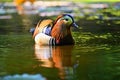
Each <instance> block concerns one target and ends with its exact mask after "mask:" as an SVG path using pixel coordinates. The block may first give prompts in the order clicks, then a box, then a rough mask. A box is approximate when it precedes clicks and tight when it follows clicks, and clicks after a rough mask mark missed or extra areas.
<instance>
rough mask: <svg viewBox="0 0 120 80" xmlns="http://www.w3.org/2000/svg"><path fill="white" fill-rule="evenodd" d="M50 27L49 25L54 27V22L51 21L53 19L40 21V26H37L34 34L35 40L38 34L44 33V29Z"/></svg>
mask: <svg viewBox="0 0 120 80" xmlns="http://www.w3.org/2000/svg"><path fill="white" fill-rule="evenodd" d="M48 25H49V27H52V26H53V20H51V19H46V20H42V21H39V22H38V24H37V26H36V28H35V31H34V33H33V38H34V37H35V36H36V35H37V34H38V33H40V32H43V30H44V28H45V27H46V26H48Z"/></svg>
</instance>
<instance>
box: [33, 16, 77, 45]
mask: <svg viewBox="0 0 120 80" xmlns="http://www.w3.org/2000/svg"><path fill="white" fill-rule="evenodd" d="M72 26H73V27H75V28H78V26H77V25H76V23H75V22H74V19H73V17H72V16H71V15H69V14H61V15H59V16H58V17H57V19H56V20H55V21H53V20H51V19H46V20H42V21H39V22H38V23H37V26H36V28H35V29H34V30H31V32H33V38H34V40H35V43H36V44H39V45H73V44H74V43H75V41H74V39H73V37H72V34H71V27H72Z"/></svg>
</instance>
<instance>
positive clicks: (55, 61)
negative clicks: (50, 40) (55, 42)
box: [35, 44, 73, 79]
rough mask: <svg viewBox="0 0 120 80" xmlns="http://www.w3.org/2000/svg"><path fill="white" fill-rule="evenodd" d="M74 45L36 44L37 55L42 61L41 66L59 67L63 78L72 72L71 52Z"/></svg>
mask: <svg viewBox="0 0 120 80" xmlns="http://www.w3.org/2000/svg"><path fill="white" fill-rule="evenodd" d="M72 50H73V46H71V45H70V46H39V45H37V44H35V56H36V58H37V59H38V61H40V62H42V63H41V64H40V66H42V67H48V68H57V69H58V70H59V73H58V74H59V76H60V78H61V79H65V78H66V77H67V78H68V77H69V78H70V76H69V75H71V74H72V71H73V70H72V60H71V53H72Z"/></svg>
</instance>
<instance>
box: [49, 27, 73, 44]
mask: <svg viewBox="0 0 120 80" xmlns="http://www.w3.org/2000/svg"><path fill="white" fill-rule="evenodd" d="M51 36H52V37H54V38H55V40H56V45H72V44H74V39H73V37H72V35H71V31H70V29H67V30H64V29H63V28H61V29H60V28H59V27H56V28H54V29H52V31H51Z"/></svg>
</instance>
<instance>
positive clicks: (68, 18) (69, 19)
mask: <svg viewBox="0 0 120 80" xmlns="http://www.w3.org/2000/svg"><path fill="white" fill-rule="evenodd" d="M61 20H65V21H68V22H69V23H72V22H73V20H72V18H71V17H69V16H64V17H62V18H60V19H59V20H58V21H57V22H59V21H61Z"/></svg>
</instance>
